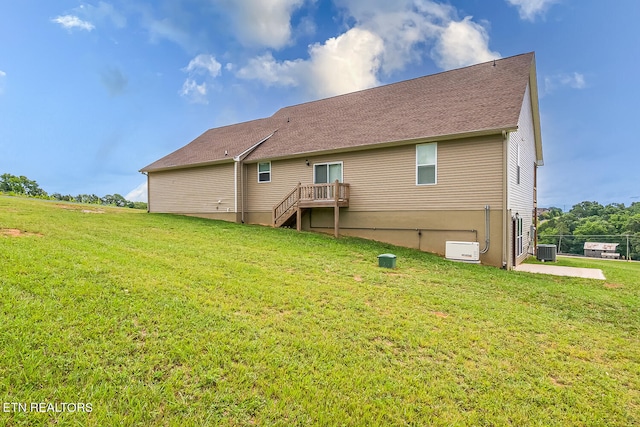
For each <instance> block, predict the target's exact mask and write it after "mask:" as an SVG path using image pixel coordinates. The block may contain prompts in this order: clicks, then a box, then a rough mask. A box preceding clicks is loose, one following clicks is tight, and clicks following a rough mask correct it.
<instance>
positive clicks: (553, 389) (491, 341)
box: [0, 197, 640, 426]
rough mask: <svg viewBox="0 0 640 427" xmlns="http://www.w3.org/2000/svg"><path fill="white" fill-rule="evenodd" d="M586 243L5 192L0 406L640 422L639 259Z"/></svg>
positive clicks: (158, 416) (295, 416) (321, 420)
mask: <svg viewBox="0 0 640 427" xmlns="http://www.w3.org/2000/svg"><path fill="white" fill-rule="evenodd" d="M387 252H392V253H394V254H396V255H397V256H398V261H397V268H396V269H394V270H389V269H381V268H379V267H378V266H377V259H376V256H377V255H378V254H381V253H387ZM563 262H564V263H568V264H571V263H572V262H575V263H581V266H583V265H582V264H584V261H581V260H565V261H563ZM590 263H591V264H594V263H595V264H597V266H598V267H599V268H602V269H603V270H604V272H605V275H606V276H607V278H608V280H607V281H605V282H602V281H594V280H587V279H576V278H564V277H553V276H543V275H531V274H527V273H518V272H506V271H502V270H498V269H495V268H491V267H484V266H476V265H465V264H456V263H451V262H448V261H446V260H443V259H441V258H438V257H435V256H432V255H429V254H426V253H421V252H418V251H414V250H409V249H404V248H396V247H392V246H389V245H385V244H381V243H376V242H369V241H365V240H359V239H351V238H341V239H338V240H335V239H333V238H331V237H327V236H323V235H317V234H311V233H296V232H295V231H292V230H282V229H271V228H266V227H257V226H247V225H237V224H230V223H224V222H216V221H207V220H202V219H197V218H188V217H179V216H170V215H159V214H146V213H144V212H137V211H132V210H130V209H117V208H104V207H96V206H91V205H73V204H61V203H56V202H42V201H37V200H30V199H19V198H9V197H0V295H1V297H0V405H3V406H0V425H29V426H31V425H54V424H55V425H96V426H102V425H194V426H195V425H260V426H269V425H279V426H291V425H297V426H304V425H331V426H333V425H346V426H360V425H371V426H375V425H385V426H390V425H416V426H418V425H517V426H522V425H545V426H552V425H557V426H568V425H608V426H612V425H619V426H628V425H634V424H635V425H638V424H640V338H638V337H639V336H640V265H639V264H638V263H622V262H604V261H602V262H597V261H590ZM34 402H35V403H36V404H37V403H44V404H45V406H40V407H39V408H40V409H43V408H46V407H47V406H46V405H47V404H54V405H55V404H57V405H58V408H61V405H62V403H76V405H75V406H66V410H65V411H64V412H55V410H54V411H51V410H49V411H46V410H45V411H42V412H37V411H34V410H31V409H32V408H31V406H30V405H31V403H34ZM17 403H24V404H25V406H28V408H27V409H29V410H27V411H22V410H21V407H20V406H17V405H15V404H17ZM7 404H8V406H7ZM78 404H83V405H84V410H80V409H79V408H80V406H79V405H78ZM87 404H89V405H90V407H91V412H88V411H86V408H87ZM74 408H75V412H73V411H71V410H70V409H74ZM49 409H51V406H50V407H49Z"/></svg>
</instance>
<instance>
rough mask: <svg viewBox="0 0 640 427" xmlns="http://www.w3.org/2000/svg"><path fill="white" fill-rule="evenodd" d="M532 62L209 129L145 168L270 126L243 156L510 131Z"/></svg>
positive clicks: (241, 140)
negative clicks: (492, 131)
mask: <svg viewBox="0 0 640 427" xmlns="http://www.w3.org/2000/svg"><path fill="white" fill-rule="evenodd" d="M533 62H534V54H533V53H527V54H523V55H518V56H512V57H509V58H504V59H499V60H497V61H495V65H494V62H493V61H491V62H486V63H483V64H478V65H472V66H469V67H465V68H460V69H457V70H451V71H447V72H443V73H439V74H434V75H430V76H425V77H420V78H416V79H412V80H407V81H403V82H399V83H394V84H390V85H386V86H380V87H376V88H372V89H367V90H363V91H359V92H353V93H349V94H345V95H340V96H335V97H332V98H327V99H322V100H319V101H313V102H307V103H304V104H299V105H294V106H291V107H285V108H282V109H280V110H279V111H277V112H276V113H275V114H274V115H273V116H271V117H269V118H266V119H260V120H253V121H250V122H245V123H239V124H236V125H231V126H224V127H220V128H215V129H210V130H208V131H207V132H205V133H204V134H202V135H201V136H199V137H198V138H196V139H195V140H194V141H192V142H191V143H189V144H187V145H186V146H184V147H182V148H180V149H178V150H176V151H175V152H173V153H171V154H169V155H167V156H165V157H163V158H162V159H160V160H158V161H156V162H154V163H152V164H151V165H149V166H147V167H145V168H144V169H142V170H143V171H153V170H159V169H166V168H175V167H188V166H194V165H196V164H206V163H212V162H216V161H223V160H225V159H231V158H233V156H236V155H238V154H240V153H242V152H244V151H245V150H247V149H248V148H250V147H251V146H253V145H254V144H256V143H257V142H259V141H260V140H262V139H264V138H265V137H267V136H268V135H270V134H271V133H272V132H274V131H275V130H277V133H275V134H274V135H273V137H271V138H270V139H269V140H267V141H266V142H265V143H263V144H261V145H260V146H259V147H258V148H257V149H255V150H254V151H253V152H252V153H251V154H249V156H248V157H247V159H248V160H259V159H272V158H281V157H287V156H295V155H303V154H306V153H313V152H320V151H330V150H340V149H350V148H357V147H363V146H368V145H374V144H383V143H389V142H394V141H407V140H413V139H419V138H434V137H441V136H451V135H456V134H466V133H474V132H481V131H489V130H496V131H498V130H502V129H515V128H516V127H517V125H518V118H519V115H520V108H521V106H522V101H523V99H524V94H525V90H526V86H527V83H529V77H530V73H531V71H532V66H533ZM225 150H226V151H227V153H228V155H227V156H225V155H224V153H225Z"/></svg>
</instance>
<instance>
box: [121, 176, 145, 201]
mask: <svg viewBox="0 0 640 427" xmlns="http://www.w3.org/2000/svg"><path fill="white" fill-rule="evenodd" d="M124 198H125V199H127V200H129V201H130V202H145V203H146V202H147V181H145V182H143V183H142V184H140V185H138V186H137V187H136V188H134V189H133V190H131V191H129V192H128V193H127V195H126V196H124Z"/></svg>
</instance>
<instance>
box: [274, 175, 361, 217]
mask: <svg viewBox="0 0 640 427" xmlns="http://www.w3.org/2000/svg"><path fill="white" fill-rule="evenodd" d="M349 191H350V190H349V184H344V183H341V182H339V181H337V180H336V181H335V182H332V183H329V184H304V185H303V184H300V183H298V185H296V186H295V187H294V188H293V189H292V190H291V191H290V192H289V194H287V195H286V196H285V197H284V198H283V199H282V201H280V202H279V203H278V204H277V205H275V206H274V207H273V225H275V226H278V225H280V224H282V223H284V222H286V220H287V219H288V218H289V217H290V216H291V215H292V214H293V212H295V210H296V209H297V208H298V207H299V205H304V206H305V207H311V206H334V205H339V204H344V203H348V201H349Z"/></svg>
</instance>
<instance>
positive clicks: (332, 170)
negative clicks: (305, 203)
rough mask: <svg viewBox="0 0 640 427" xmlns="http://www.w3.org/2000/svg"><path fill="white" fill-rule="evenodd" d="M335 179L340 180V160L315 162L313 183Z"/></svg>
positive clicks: (328, 181)
mask: <svg viewBox="0 0 640 427" xmlns="http://www.w3.org/2000/svg"><path fill="white" fill-rule="evenodd" d="M336 179H337V180H338V181H340V182H342V162H336V163H316V164H315V165H313V183H314V184H328V183H330V182H335V181H336Z"/></svg>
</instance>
